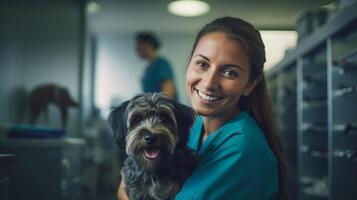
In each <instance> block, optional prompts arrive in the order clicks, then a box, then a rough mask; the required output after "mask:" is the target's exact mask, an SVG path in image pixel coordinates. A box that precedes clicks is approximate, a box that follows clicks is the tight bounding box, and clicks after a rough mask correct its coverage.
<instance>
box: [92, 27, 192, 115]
mask: <svg viewBox="0 0 357 200" xmlns="http://www.w3.org/2000/svg"><path fill="white" fill-rule="evenodd" d="M158 37H159V38H160V40H161V42H162V47H161V49H160V55H162V56H164V57H165V58H167V59H168V60H169V62H170V63H171V64H172V67H173V70H174V75H175V82H176V86H177V90H178V98H179V101H180V102H182V103H185V104H189V102H188V99H187V97H186V93H185V72H186V66H187V63H188V57H189V54H190V52H191V48H192V45H193V42H194V37H195V35H194V34H168V33H167V34H158ZM134 39H135V38H134V35H99V36H98V49H97V71H96V75H97V77H96V97H95V98H96V100H95V102H96V105H97V106H99V107H100V108H101V109H103V111H104V115H106V114H108V108H109V107H110V106H111V105H112V104H118V103H121V102H123V101H124V100H127V99H129V98H131V97H133V96H134V95H135V94H138V93H140V92H141V91H142V90H141V83H140V80H141V77H142V73H143V72H144V69H145V66H146V65H147V64H146V63H145V61H143V60H141V59H140V58H139V57H138V55H137V54H136V51H135V40H134Z"/></svg>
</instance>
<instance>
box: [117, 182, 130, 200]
mask: <svg viewBox="0 0 357 200" xmlns="http://www.w3.org/2000/svg"><path fill="white" fill-rule="evenodd" d="M117 198H118V200H129V197H128V195H127V194H126V192H125V183H124V177H122V179H121V181H120V184H119V187H118V191H117Z"/></svg>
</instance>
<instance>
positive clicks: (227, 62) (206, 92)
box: [186, 32, 255, 118]
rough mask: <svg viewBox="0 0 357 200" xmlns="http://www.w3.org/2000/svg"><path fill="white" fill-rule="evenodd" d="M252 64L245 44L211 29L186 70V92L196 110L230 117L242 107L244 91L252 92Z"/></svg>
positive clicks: (205, 114) (245, 93)
mask: <svg viewBox="0 0 357 200" xmlns="http://www.w3.org/2000/svg"><path fill="white" fill-rule="evenodd" d="M249 74H250V65H249V60H248V56H247V54H246V53H245V52H244V50H243V48H242V46H241V44H240V43H239V42H237V41H235V40H232V39H231V38H229V37H228V36H227V35H226V34H225V33H223V32H213V33H208V34H206V35H205V36H203V37H202V38H201V39H200V40H199V41H198V43H197V46H196V48H195V50H194V52H193V54H192V58H191V61H190V64H189V66H188V69H187V74H186V92H187V95H188V96H189V98H190V100H191V103H192V107H193V109H194V110H195V111H196V113H198V114H200V115H203V116H206V117H223V118H226V117H230V116H232V115H234V114H235V113H237V112H238V111H239V107H238V101H239V99H240V97H241V95H249V94H250V92H251V91H252V90H253V88H254V86H255V82H253V83H249Z"/></svg>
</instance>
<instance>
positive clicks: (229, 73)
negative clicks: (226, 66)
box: [223, 70, 238, 78]
mask: <svg viewBox="0 0 357 200" xmlns="http://www.w3.org/2000/svg"><path fill="white" fill-rule="evenodd" d="M223 75H224V76H225V77H227V78H235V77H237V76H238V73H237V72H235V71H233V70H224V71H223Z"/></svg>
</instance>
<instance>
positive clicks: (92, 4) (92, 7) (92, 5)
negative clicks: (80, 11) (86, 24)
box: [87, 1, 100, 14]
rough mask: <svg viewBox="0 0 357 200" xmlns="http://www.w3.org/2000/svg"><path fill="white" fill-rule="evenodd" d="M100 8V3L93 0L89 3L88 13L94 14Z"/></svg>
mask: <svg viewBox="0 0 357 200" xmlns="http://www.w3.org/2000/svg"><path fill="white" fill-rule="evenodd" d="M99 9H100V5H99V4H98V3H96V2H94V1H91V2H89V3H88V4H87V13H88V14H93V13H96V12H98V10H99Z"/></svg>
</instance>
